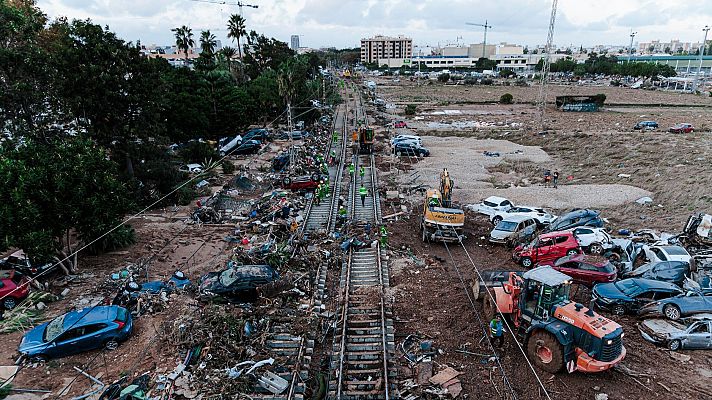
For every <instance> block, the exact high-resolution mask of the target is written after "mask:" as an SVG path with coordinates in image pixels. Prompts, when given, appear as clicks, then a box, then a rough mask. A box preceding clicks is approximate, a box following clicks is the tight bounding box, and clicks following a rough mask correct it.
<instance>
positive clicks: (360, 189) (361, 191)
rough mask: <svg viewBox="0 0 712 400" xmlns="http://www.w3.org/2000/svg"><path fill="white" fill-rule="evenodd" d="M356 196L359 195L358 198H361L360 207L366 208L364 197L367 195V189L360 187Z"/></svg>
mask: <svg viewBox="0 0 712 400" xmlns="http://www.w3.org/2000/svg"><path fill="white" fill-rule="evenodd" d="M358 194H359V196H361V207H365V206H366V195H368V189H366V188H365V187H363V185H361V187H360V188H359V189H358Z"/></svg>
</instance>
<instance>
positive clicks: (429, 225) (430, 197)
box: [420, 169, 465, 242]
mask: <svg viewBox="0 0 712 400" xmlns="http://www.w3.org/2000/svg"><path fill="white" fill-rule="evenodd" d="M453 186H454V182H453V180H452V179H451V178H450V173H449V172H448V171H447V169H443V172H441V173H440V189H439V190H438V189H428V190H427V191H426V193H425V200H424V202H423V219H422V221H421V223H420V229H421V231H422V233H423V242H427V241H434V242H438V241H439V242H457V241H460V240H462V239H464V238H465V236H464V235H463V229H464V227H465V212H464V211H462V209H460V208H455V207H454V206H453V205H452V188H453Z"/></svg>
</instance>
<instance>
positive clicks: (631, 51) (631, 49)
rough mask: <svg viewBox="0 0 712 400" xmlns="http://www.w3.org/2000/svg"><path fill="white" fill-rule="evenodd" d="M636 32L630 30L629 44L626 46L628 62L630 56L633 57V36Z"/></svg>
mask: <svg viewBox="0 0 712 400" xmlns="http://www.w3.org/2000/svg"><path fill="white" fill-rule="evenodd" d="M637 34H638V32H633V30H632V29H631V30H630V46H628V62H631V58H633V38H634V37H635V35H637Z"/></svg>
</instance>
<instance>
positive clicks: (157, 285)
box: [139, 271, 190, 294]
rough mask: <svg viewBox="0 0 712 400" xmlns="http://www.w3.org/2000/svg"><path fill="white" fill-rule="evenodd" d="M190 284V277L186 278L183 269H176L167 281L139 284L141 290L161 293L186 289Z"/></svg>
mask: <svg viewBox="0 0 712 400" xmlns="http://www.w3.org/2000/svg"><path fill="white" fill-rule="evenodd" d="M189 285H190V279H188V278H186V276H185V274H184V273H183V272H182V271H176V272H174V273H173V275H172V276H171V277H170V278H169V279H168V280H167V281H165V282H164V281H149V282H145V283H142V284H140V285H139V287H140V289H139V291H140V292H145V293H150V294H159V293H161V292H166V293H170V292H173V291H174V290H176V289H185V288H186V287H187V286H189Z"/></svg>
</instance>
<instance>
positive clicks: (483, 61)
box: [475, 57, 497, 72]
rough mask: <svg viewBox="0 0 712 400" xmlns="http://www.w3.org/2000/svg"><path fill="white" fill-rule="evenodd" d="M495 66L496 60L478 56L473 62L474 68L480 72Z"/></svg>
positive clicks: (492, 68)
mask: <svg viewBox="0 0 712 400" xmlns="http://www.w3.org/2000/svg"><path fill="white" fill-rule="evenodd" d="M495 68H497V61H495V60H490V59H489V58H482V57H480V58H479V59H478V60H477V62H476V63H475V70H477V71H480V72H481V71H484V70H494V69H495Z"/></svg>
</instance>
